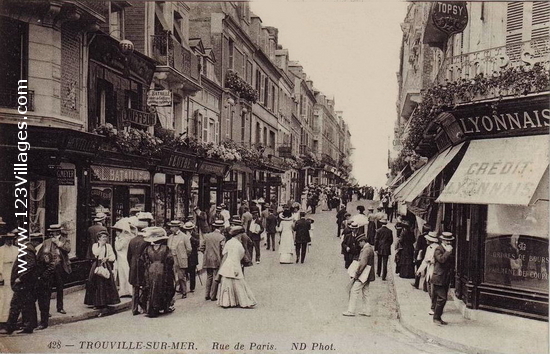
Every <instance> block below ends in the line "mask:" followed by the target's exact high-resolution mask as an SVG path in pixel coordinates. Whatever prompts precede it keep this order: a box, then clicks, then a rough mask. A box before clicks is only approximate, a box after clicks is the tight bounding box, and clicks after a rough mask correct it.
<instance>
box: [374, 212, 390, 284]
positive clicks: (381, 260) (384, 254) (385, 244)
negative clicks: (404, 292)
mask: <svg viewBox="0 0 550 354" xmlns="http://www.w3.org/2000/svg"><path fill="white" fill-rule="evenodd" d="M379 223H380V224H381V225H382V226H381V227H380V228H379V229H378V230H376V235H375V236H374V250H375V251H376V254H377V255H378V265H377V267H376V274H377V275H378V276H380V275H382V280H386V276H387V274H388V258H389V256H390V255H391V245H392V243H393V232H392V230H390V229H388V227H387V226H386V224H387V223H388V219H387V218H385V217H384V218H382V219H380V221H379Z"/></svg>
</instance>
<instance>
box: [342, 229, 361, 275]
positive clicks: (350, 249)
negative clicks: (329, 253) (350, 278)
mask: <svg viewBox="0 0 550 354" xmlns="http://www.w3.org/2000/svg"><path fill="white" fill-rule="evenodd" d="M358 230H359V225H357V223H356V222H354V221H352V222H350V223H349V225H348V229H347V230H344V234H343V235H344V237H343V239H342V254H343V255H344V267H345V268H346V269H348V267H349V266H350V264H351V263H352V262H353V260H354V258H355V257H356V256H358V255H359V253H360V249H359V248H358V247H357V246H358V245H357V243H356V242H355V239H356V238H357V235H358Z"/></svg>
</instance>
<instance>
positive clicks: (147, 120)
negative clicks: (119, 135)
mask: <svg viewBox="0 0 550 354" xmlns="http://www.w3.org/2000/svg"><path fill="white" fill-rule="evenodd" d="M120 114H121V116H122V120H123V121H126V122H132V123H134V124H139V125H143V126H148V127H149V126H152V125H155V123H156V122H157V115H156V114H154V113H150V112H144V111H138V110H137V109H132V108H126V109H123V110H121V111H120Z"/></svg>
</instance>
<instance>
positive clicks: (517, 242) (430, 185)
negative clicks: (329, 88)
mask: <svg viewBox="0 0 550 354" xmlns="http://www.w3.org/2000/svg"><path fill="white" fill-rule="evenodd" d="M426 6H427V7H426ZM456 6H459V7H460V9H457V11H456V14H457V16H450V15H449V14H448V13H443V12H445V10H444V9H442V7H439V6H437V3H434V4H433V5H429V4H424V3H414V4H411V5H409V12H408V15H407V20H406V22H410V23H411V24H415V25H414V26H412V25H411V26H410V27H405V34H404V46H403V55H402V63H401V66H402V68H408V69H406V70H404V69H402V70H401V73H402V75H400V96H399V97H400V101H401V103H402V104H401V105H400V107H407V103H406V102H405V101H406V96H407V92H409V91H410V89H411V87H409V86H412V88H413V89H416V87H417V86H416V83H413V82H410V81H408V80H406V79H402V78H405V77H406V76H407V74H406V73H405V72H406V71H407V70H409V72H410V60H408V59H407V58H409V57H410V56H411V55H416V51H415V49H414V48H415V47H414V46H413V47H410V46H409V42H406V41H407V38H410V36H417V35H418V38H419V40H418V43H421V45H420V48H421V51H420V53H422V50H423V49H424V48H425V46H428V47H430V51H431V52H432V54H433V56H431V57H432V59H431V61H430V63H427V59H429V57H430V56H426V55H424V56H422V55H421V58H423V60H424V63H423V65H422V67H423V68H424V69H425V72H424V73H423V79H429V84H428V85H426V84H424V83H423V87H422V89H423V91H421V93H420V97H419V100H418V102H417V104H416V105H415V106H414V107H413V110H412V112H411V114H410V116H409V118H408V119H407V120H406V122H405V120H402V118H403V112H404V111H406V109H401V108H400V110H399V113H398V120H399V122H400V124H399V127H398V130H402V131H403V136H402V137H401V138H402V141H403V150H402V151H401V152H400V155H399V156H398V158H397V160H396V161H394V172H396V171H401V174H402V175H403V176H405V177H407V176H409V175H410V174H411V173H412V175H411V176H410V177H409V178H408V179H407V180H406V181H405V182H403V183H401V184H400V185H399V186H398V187H397V188H396V189H395V195H396V198H397V199H398V200H400V208H399V209H400V212H401V213H403V214H406V215H407V216H408V217H411V219H412V220H423V221H425V222H428V223H430V224H431V225H432V226H433V227H434V228H435V229H436V230H437V231H450V232H452V233H453V234H454V235H455V236H456V243H455V245H454V246H455V250H454V251H453V253H455V255H456V256H455V269H456V276H455V278H454V279H453V282H452V286H453V287H454V290H453V294H454V295H455V296H456V298H457V299H458V300H459V303H460V304H463V307H464V313H465V314H466V315H472V316H475V315H473V314H472V311H473V310H478V309H480V310H490V311H498V312H502V313H506V314H512V315H519V316H525V317H530V318H536V319H542V320H548V282H547V278H548V263H547V262H546V259H547V257H548V233H549V230H548V223H547V220H548V217H549V215H548V210H549V209H548V208H549V206H548V200H549V195H548V183H549V182H548V165H549V156H548V151H549V139H548V133H549V130H548V129H549V127H550V108H549V104H548V102H549V100H550V95H549V94H550V75H549V69H550V45H549V44H550V4H549V3H547V2H502V3H494V2H493V3H485V2H483V3H474V2H471V3H457V4H456ZM411 14H416V15H414V16H412V15H411ZM459 14H460V15H459ZM411 16H412V17H411ZM403 126H404V129H399V128H401V127H403ZM514 166H515V167H514ZM520 166H524V168H520ZM528 166H529V167H528Z"/></svg>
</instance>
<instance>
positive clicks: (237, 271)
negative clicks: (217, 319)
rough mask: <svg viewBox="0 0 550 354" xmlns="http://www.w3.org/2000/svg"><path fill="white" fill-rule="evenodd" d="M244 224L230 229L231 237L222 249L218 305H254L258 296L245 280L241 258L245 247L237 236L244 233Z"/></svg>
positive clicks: (225, 306)
mask: <svg viewBox="0 0 550 354" xmlns="http://www.w3.org/2000/svg"><path fill="white" fill-rule="evenodd" d="M244 232H245V231H244V228H243V227H242V226H233V227H231V229H230V230H229V236H228V237H230V239H229V240H228V241H226V242H225V246H224V247H223V251H222V256H223V260H222V265H221V266H220V269H219V271H218V275H219V276H221V280H220V286H219V288H218V305H220V306H221V307H224V308H227V307H253V306H255V305H256V298H255V297H254V294H253V293H252V290H250V288H249V287H248V284H247V283H246V281H245V280H244V274H243V271H242V268H241V260H242V259H243V257H244V247H243V245H242V244H241V242H240V241H239V240H238V239H237V238H235V236H237V235H239V234H241V233H244Z"/></svg>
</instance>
